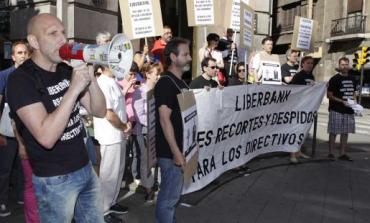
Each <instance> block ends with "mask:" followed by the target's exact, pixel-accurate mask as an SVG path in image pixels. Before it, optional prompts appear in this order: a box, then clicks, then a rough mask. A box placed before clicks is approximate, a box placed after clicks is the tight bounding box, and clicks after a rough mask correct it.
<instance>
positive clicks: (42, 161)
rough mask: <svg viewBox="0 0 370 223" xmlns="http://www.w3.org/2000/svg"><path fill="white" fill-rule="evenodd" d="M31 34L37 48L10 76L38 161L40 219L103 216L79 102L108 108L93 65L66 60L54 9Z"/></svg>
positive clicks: (93, 110) (20, 124)
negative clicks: (71, 63)
mask: <svg viewBox="0 0 370 223" xmlns="http://www.w3.org/2000/svg"><path fill="white" fill-rule="evenodd" d="M27 34H28V35H27V40H28V42H29V44H30V46H31V47H32V48H33V54H32V57H31V59H30V60H27V61H25V62H24V63H23V64H22V65H21V66H20V67H19V68H18V69H17V70H15V71H14V72H13V73H12V74H11V75H10V76H9V79H8V87H7V97H8V102H9V106H10V108H11V113H13V115H14V118H15V122H16V124H17V129H18V131H19V133H20V134H21V136H22V138H23V139H24V143H25V145H26V149H27V153H28V155H29V158H30V162H31V165H32V167H33V171H34V175H33V178H32V181H33V185H34V189H35V195H36V198H37V201H38V209H39V213H40V220H41V222H43V223H44V222H53V223H56V222H63V223H64V222H71V220H72V218H74V219H75V221H76V222H104V219H103V213H102V207H101V204H102V202H101V197H100V196H101V195H100V186H99V182H98V178H97V176H96V174H95V172H94V171H93V168H92V166H91V164H90V163H89V159H88V155H87V151H86V148H85V144H84V141H83V137H84V134H85V133H84V128H83V123H82V120H81V118H80V115H79V108H80V105H82V106H84V107H85V108H86V110H87V111H88V112H89V113H90V114H92V115H94V116H97V117H104V116H105V114H106V108H105V99H104V96H103V93H102V92H101V90H100V88H99V86H98V84H97V81H96V79H95V77H94V73H93V68H92V66H86V65H85V64H82V65H80V66H78V67H76V68H71V67H69V66H68V65H66V64H65V63H62V58H61V57H60V55H59V48H60V47H61V46H62V45H63V44H65V43H66V41H67V39H66V36H65V32H64V27H63V24H62V23H61V21H60V20H59V19H57V18H56V17H54V16H53V15H51V14H39V15H36V16H34V17H33V18H31V20H30V21H29V23H28V25H27Z"/></svg>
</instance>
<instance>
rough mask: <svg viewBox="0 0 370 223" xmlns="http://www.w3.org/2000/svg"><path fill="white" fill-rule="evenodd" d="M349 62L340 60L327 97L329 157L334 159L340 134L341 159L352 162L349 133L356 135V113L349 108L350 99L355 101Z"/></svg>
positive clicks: (344, 58)
mask: <svg viewBox="0 0 370 223" xmlns="http://www.w3.org/2000/svg"><path fill="white" fill-rule="evenodd" d="M348 64H349V60H348V58H346V57H342V58H340V59H339V73H337V74H336V75H334V76H333V77H332V78H330V80H329V83H328V90H327V97H328V99H329V124H328V133H329V155H328V157H329V158H330V159H334V158H335V157H334V154H333V150H334V148H335V138H336V135H337V134H340V156H339V159H341V160H346V161H352V159H351V158H350V157H349V156H348V155H347V154H346V147H347V141H348V133H355V117H354V111H353V109H352V108H351V107H349V103H348V99H350V100H354V99H355V89H356V88H355V81H354V79H353V78H352V77H351V76H349V75H348V70H349V67H348Z"/></svg>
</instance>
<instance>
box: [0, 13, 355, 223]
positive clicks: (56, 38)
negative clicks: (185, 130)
mask: <svg viewBox="0 0 370 223" xmlns="http://www.w3.org/2000/svg"><path fill="white" fill-rule="evenodd" d="M233 35H234V32H233V31H232V30H229V29H228V30H226V32H225V36H224V37H222V38H220V37H219V35H217V34H216V33H210V34H209V35H208V36H207V44H206V45H205V46H204V47H202V48H201V49H199V58H198V59H199V60H200V61H201V71H202V73H201V74H199V75H197V77H196V78H194V79H193V80H192V81H191V83H190V84H189V85H188V83H186V82H185V81H183V80H182V75H183V74H184V72H187V71H189V70H190V67H191V61H192V58H191V54H190V49H189V44H190V42H189V41H188V40H185V39H182V38H173V36H172V31H171V28H170V27H168V26H165V27H164V33H163V35H162V36H161V37H160V38H159V39H158V40H156V42H155V43H154V47H153V48H152V49H149V47H148V46H147V45H144V46H143V49H142V50H141V51H138V52H135V54H134V58H133V63H132V65H131V68H130V71H129V73H128V74H127V75H126V76H125V77H124V78H123V79H117V78H116V77H115V76H114V74H113V73H112V71H111V70H110V69H109V67H107V66H101V65H100V66H92V65H90V64H82V65H78V66H77V67H73V68H72V67H71V66H70V65H69V62H68V61H63V60H62V59H61V58H60V56H59V48H60V47H61V46H62V45H64V44H65V43H66V42H67V39H66V36H65V30H64V26H63V24H62V23H61V21H60V20H59V19H57V18H56V17H55V16H53V15H51V14H39V15H36V16H34V17H33V18H32V19H31V20H30V21H29V23H28V26H27V43H26V42H15V43H13V46H12V59H13V61H14V66H12V67H10V68H9V69H7V70H4V71H2V72H1V73H0V101H1V102H2V103H1V104H2V114H3V115H2V118H1V123H0V125H1V126H3V125H6V127H5V129H7V130H8V132H7V133H4V132H1V135H0V217H5V216H8V215H10V214H11V211H10V210H9V207H8V206H9V205H8V191H9V180H10V173H11V171H12V167H13V166H15V169H16V170H18V172H17V173H16V174H17V175H18V177H17V179H18V180H17V181H18V182H17V185H18V186H19V189H18V190H17V194H18V197H17V199H18V203H19V204H24V214H25V220H26V222H29V223H36V222H43V223H44V222H53V223H55V222H71V221H72V220H73V219H74V221H75V222H94V223H95V222H96V223H98V222H122V220H121V219H120V217H119V215H121V214H124V213H127V212H128V207H125V206H122V205H120V204H118V201H117V198H118V195H119V192H120V189H121V186H122V180H123V175H124V173H125V169H126V170H127V169H129V170H130V174H131V175H132V176H133V178H134V179H136V180H139V181H140V185H141V186H142V187H143V189H144V192H145V196H144V200H145V202H153V201H154V200H155V195H156V193H155V192H156V189H155V182H156V178H155V176H154V174H153V170H151V169H148V168H147V162H148V154H147V144H148V142H146V135H147V133H148V129H147V126H148V123H147V122H148V120H147V113H148V111H147V92H148V91H150V90H154V96H155V108H156V152H157V165H158V169H159V170H160V176H161V177H160V189H159V192H158V196H157V199H156V211H155V221H156V222H159V223H170V222H175V221H176V219H175V208H176V204H177V203H178V201H179V199H180V195H181V190H182V185H183V168H184V166H185V164H186V162H185V158H184V155H183V152H182V121H181V111H180V107H179V104H178V101H177V94H179V93H181V92H183V91H188V90H189V89H199V88H205V89H206V90H209V89H210V88H216V87H218V88H219V89H221V90H222V89H223V87H227V86H235V85H243V84H261V82H262V72H263V71H262V70H263V69H262V68H261V67H262V65H261V63H262V62H261V61H263V60H262V59H261V58H267V57H269V56H271V55H272V48H273V40H272V39H271V38H270V37H266V38H265V39H263V41H262V49H263V50H262V51H261V52H258V53H256V54H255V55H254V56H253V57H252V58H251V59H250V60H249V62H247V63H245V62H244V61H240V58H239V59H238V49H237V45H236V44H235V43H234V42H233ZM110 39H111V35H110V33H108V32H102V33H99V34H97V38H96V43H97V44H98V45H101V44H107V43H109V41H110ZM298 57H299V51H296V50H293V49H290V50H288V52H287V53H286V58H287V62H286V63H285V64H283V65H282V66H281V81H282V84H284V85H288V84H298V85H306V84H309V85H312V84H315V82H314V80H315V78H314V76H313V74H312V71H313V68H314V59H313V58H312V57H310V56H305V57H303V58H302V59H301V62H300V64H301V66H300V67H299V65H298V64H299V61H298ZM348 62H349V61H348V59H347V58H345V57H343V58H341V59H340V60H339V68H338V73H337V74H336V75H334V76H333V77H332V78H331V79H330V81H329V82H328V93H327V97H328V98H329V110H330V114H329V124H328V133H329V134H330V140H329V142H330V147H329V148H330V149H329V155H328V157H329V158H331V159H334V158H335V156H334V154H333V151H334V146H335V138H336V135H337V134H340V135H341V140H340V142H341V147H340V148H341V150H340V156H339V159H342V160H351V158H350V157H349V156H348V155H347V154H346V144H347V140H348V133H354V131H355V122H354V115H353V110H352V109H351V108H350V107H349V104H348V100H347V99H350V100H354V99H355V92H354V89H355V82H354V81H353V79H352V78H351V77H350V76H348V69H349V67H348ZM230 71H231V72H230ZM4 114H5V115H4ZM3 116H5V118H3ZM6 118H7V120H6ZM1 128H2V127H1ZM127 157H130V158H129V159H127ZM300 157H302V158H310V157H309V156H307V155H305V154H304V153H302V152H301V151H299V152H297V153H292V154H291V156H290V161H291V162H292V163H297V162H299V158H300ZM127 161H128V162H127ZM13 164H14V165H13Z"/></svg>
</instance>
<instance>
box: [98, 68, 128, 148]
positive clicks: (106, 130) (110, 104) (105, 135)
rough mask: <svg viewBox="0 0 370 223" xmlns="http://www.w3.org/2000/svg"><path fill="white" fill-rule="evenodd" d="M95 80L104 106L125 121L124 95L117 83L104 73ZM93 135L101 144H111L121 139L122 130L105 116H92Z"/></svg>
mask: <svg viewBox="0 0 370 223" xmlns="http://www.w3.org/2000/svg"><path fill="white" fill-rule="evenodd" d="M97 81H98V84H99V87H100V89H101V90H102V92H103V94H104V97H105V102H106V108H107V109H111V110H112V111H113V112H114V113H115V114H116V115H117V116H118V118H119V119H120V120H121V122H127V115H126V109H125V107H126V106H125V97H124V96H123V94H122V92H121V88H120V87H119V85H118V83H117V82H116V81H115V80H114V78H111V77H108V76H106V75H104V74H102V75H100V76H99V78H98V79H97ZM94 136H95V138H96V139H97V140H98V141H99V143H100V144H101V145H111V144H115V143H120V142H122V141H123V133H122V131H121V130H119V129H117V128H116V127H114V126H113V125H112V124H111V123H110V122H109V121H108V120H107V119H106V118H96V117H94Z"/></svg>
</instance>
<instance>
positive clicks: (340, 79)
mask: <svg viewBox="0 0 370 223" xmlns="http://www.w3.org/2000/svg"><path fill="white" fill-rule="evenodd" d="M355 87H356V86H355V80H354V78H353V77H351V76H343V75H340V74H336V75H334V76H333V77H331V78H330V80H329V83H328V91H330V92H333V95H334V97H337V98H340V99H342V100H345V101H346V100H347V99H351V100H354V98H353V94H354V92H355V89H356V88H355ZM330 110H332V111H336V112H339V113H342V114H353V113H354V112H353V109H352V108H350V107H347V106H345V105H344V104H343V103H340V102H337V101H333V100H329V111H330Z"/></svg>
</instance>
